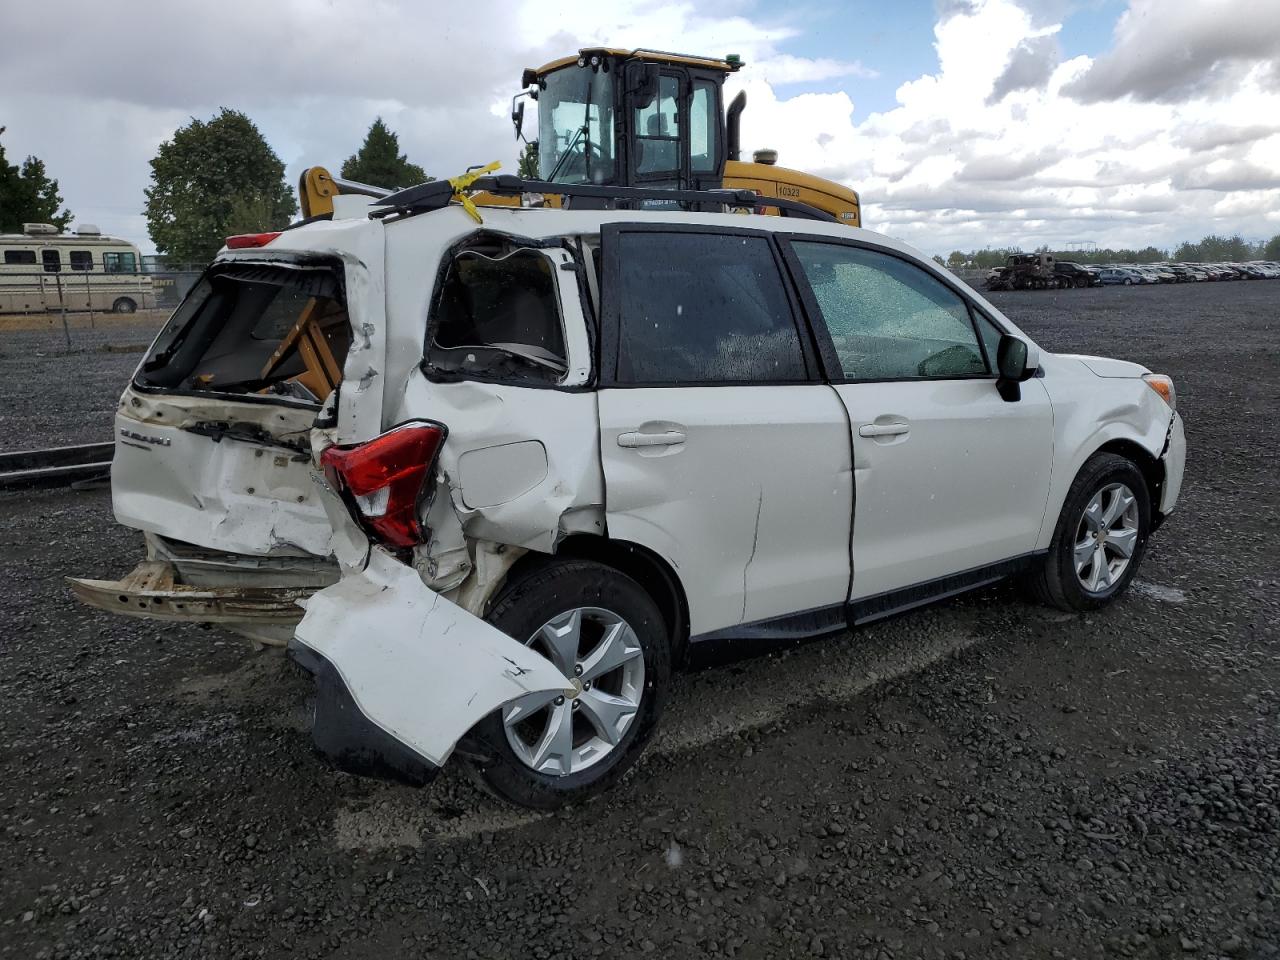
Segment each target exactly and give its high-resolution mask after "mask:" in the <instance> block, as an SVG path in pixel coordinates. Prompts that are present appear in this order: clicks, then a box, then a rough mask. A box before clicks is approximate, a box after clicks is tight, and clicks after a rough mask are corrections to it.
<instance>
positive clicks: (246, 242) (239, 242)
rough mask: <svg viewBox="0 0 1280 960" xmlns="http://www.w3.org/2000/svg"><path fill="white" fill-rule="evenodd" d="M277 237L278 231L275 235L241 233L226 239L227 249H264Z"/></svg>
mask: <svg viewBox="0 0 1280 960" xmlns="http://www.w3.org/2000/svg"><path fill="white" fill-rule="evenodd" d="M278 236H280V231H279V230H277V231H276V232H275V233H242V234H240V235H239V236H236V237H227V249H228V250H247V249H249V248H250V247H265V246H266V245H267V244H268V243H270V242H271V241H272V240H274V239H275V238H276V237H278Z"/></svg>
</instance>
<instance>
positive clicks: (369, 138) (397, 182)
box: [342, 117, 435, 188]
mask: <svg viewBox="0 0 1280 960" xmlns="http://www.w3.org/2000/svg"><path fill="white" fill-rule="evenodd" d="M342 176H343V178H344V179H346V180H355V181H357V182H359V183H369V184H372V185H373V186H375V187H387V188H393V187H412V186H413V185H415V184H418V183H426V182H427V181H428V180H433V179H435V178H434V177H429V176H427V172H426V171H425V170H423V169H422V168H421V167H420V166H418V165H417V164H416V163H410V162H409V158H408V157H406V156H405V155H404V154H403V153H401V152H400V138H399V137H398V136H396V134H395V133H393V132H392V130H391V128H390V127H388V126H387V125H386V124H385V123H383V122H382V118H381V117H378V118H377V119H375V120H374V121H373V126H371V127H370V128H369V132H368V134H367V135H366V136H365V138H364V143H362V144H361V145H360V149H359V150H357V151H356V152H355V154H353V155H352V156H350V157H347V162H346V163H344V164H343V165H342Z"/></svg>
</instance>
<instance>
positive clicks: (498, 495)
mask: <svg viewBox="0 0 1280 960" xmlns="http://www.w3.org/2000/svg"><path fill="white" fill-rule="evenodd" d="M546 478H547V448H546V447H544V446H543V445H542V444H541V443H540V442H539V441H537V440H524V441H522V442H519V443H501V444H498V445H496V446H492V447H477V448H475V449H472V450H468V451H467V452H466V453H464V454H463V455H462V456H460V457H458V482H459V486H460V488H461V489H460V491H459V492H460V493H461V495H462V502H463V503H464V504H465V505H466V507H467V509H469V510H476V509H479V508H481V507H496V506H499V505H501V504H504V503H507V502H508V501H511V500H514V499H515V498H516V497H518V496H520V495H522V494H525V493H528V492H529V491H530V490H532V489H533V488H534V487H536V486H537V485H538V484H540V483H541V482H542V481H543V480H545V479H546Z"/></svg>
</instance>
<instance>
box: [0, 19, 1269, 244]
mask: <svg viewBox="0 0 1280 960" xmlns="http://www.w3.org/2000/svg"><path fill="white" fill-rule="evenodd" d="M53 9H54V8H53V7H49V6H48V5H47V4H45V5H41V4H34V3H27V4H5V9H4V11H3V13H2V14H0V126H7V127H8V131H7V132H6V133H5V134H4V140H3V142H4V144H5V147H6V150H7V152H8V155H9V158H10V160H11V161H12V160H14V159H18V158H21V157H23V156H25V155H26V154H28V153H35V154H37V155H39V156H40V157H42V158H43V159H44V160H45V161H46V163H47V164H48V166H49V168H50V171H51V172H52V173H53V175H55V176H56V177H58V178H59V180H60V182H61V186H62V192H63V195H64V196H65V197H66V199H67V203H68V205H69V206H70V207H71V209H72V210H73V211H74V212H75V214H76V216H77V218H78V219H79V220H81V221H85V222H90V223H96V224H98V225H99V226H101V227H102V228H103V229H104V231H107V232H110V233H115V234H117V235H123V236H126V237H129V238H130V239H133V240H134V241H136V242H137V243H138V244H139V245H140V246H141V247H142V248H143V250H144V252H145V251H150V250H151V249H153V248H152V246H151V243H150V240H149V238H148V237H147V235H146V224H145V221H144V220H143V218H142V215H141V208H142V203H143V189H144V188H145V186H146V184H147V182H148V177H149V174H150V169H149V167H148V163H147V162H148V160H150V158H151V157H152V156H153V155H154V154H155V150H156V148H157V146H158V145H159V144H160V143H161V142H162V141H163V140H165V139H167V138H169V137H170V136H171V135H172V133H173V131H174V129H175V128H176V127H178V126H180V125H181V124H183V123H185V122H186V121H187V120H188V119H189V118H190V117H193V116H194V117H202V118H208V117H209V116H211V115H212V114H214V113H215V112H216V110H217V108H218V107H219V106H223V105H225V106H229V107H235V108H237V109H240V110H243V111H245V112H246V113H248V114H249V115H250V116H251V117H252V118H253V119H254V120H255V121H256V122H257V124H258V126H259V128H260V129H261V130H262V131H263V133H264V134H265V135H266V137H267V139H268V140H269V141H270V143H271V144H272V146H273V147H274V148H275V150H276V152H277V153H278V154H279V155H280V157H281V158H282V159H283V160H284V161H285V163H286V164H287V166H288V176H289V178H290V180H291V181H293V180H295V179H296V176H297V173H298V171H299V170H301V169H302V168H303V167H305V166H308V165H311V164H316V163H319V164H324V165H327V166H330V167H333V168H336V167H338V166H340V165H341V163H342V160H343V159H344V158H345V157H347V156H348V155H349V154H350V153H352V152H353V151H354V149H355V148H356V147H357V146H358V145H359V142H360V140H361V138H362V137H363V135H364V132H365V130H366V129H367V127H368V125H369V123H370V122H371V121H372V119H373V117H374V116H375V115H378V114H380V115H381V116H383V117H384V118H385V119H386V120H387V121H388V123H390V124H391V126H392V127H393V128H394V129H396V130H397V131H398V132H399V133H400V136H401V144H402V146H403V147H404V148H405V149H406V150H407V152H408V154H409V157H410V159H412V160H414V161H416V162H418V163H420V164H422V165H423V166H424V167H426V168H427V170H428V171H429V172H430V173H433V174H435V175H437V176H442V175H443V176H449V175H452V174H454V173H456V172H459V171H461V170H463V169H464V168H466V167H467V166H468V165H470V164H473V163H484V162H487V161H489V160H493V159H501V160H502V161H503V162H504V167H505V168H506V169H507V170H513V168H514V162H515V158H516V155H517V150H516V145H515V143H514V140H513V135H512V130H511V125H510V121H509V119H507V113H508V111H509V102H510V97H511V94H512V93H514V92H516V89H517V87H518V84H519V76H520V70H521V68H522V67H525V66H535V65H537V64H540V63H542V62H545V61H546V60H549V59H552V58H553V57H556V56H559V55H562V54H564V53H567V52H570V51H573V50H576V49H577V48H578V47H580V46H585V45H593V44H594V45H599V44H609V45H616V46H648V47H656V48H660V49H678V50H683V51H687V52H693V53H705V54H718V55H723V54H727V53H738V54H740V55H741V56H742V57H743V58H744V59H745V60H746V61H747V63H748V66H747V68H746V69H744V70H743V71H742V73H741V74H739V75H738V77H736V78H734V79H733V81H732V84H733V85H736V86H741V87H743V88H745V89H746V91H747V95H748V100H749V103H748V108H747V111H746V113H745V114H744V118H743V140H744V146H745V147H747V148H757V147H773V148H776V149H777V150H778V151H779V152H780V155H781V161H780V162H781V163H783V164H784V165H786V166H792V167H797V168H800V169H803V170H807V171H810V172H813V173H818V174H820V175H823V176H827V177H831V178H833V179H836V180H840V181H843V182H845V183H848V184H849V185H851V186H853V187H854V188H856V189H857V190H859V191H860V192H861V194H862V197H863V201H864V208H863V210H864V213H863V216H864V223H865V225H866V226H868V227H870V228H872V229H875V230H879V231H882V232H885V233H889V234H892V235H895V236H898V237H901V238H903V239H906V240H908V241H909V242H911V243H914V244H916V245H917V246H919V247H921V248H923V249H925V250H927V251H929V252H931V253H945V252H947V251H949V250H951V249H954V248H963V249H969V248H973V247H982V246H988V245H990V246H1004V245H1008V244H1020V245H1023V246H1025V247H1028V248H1030V247H1034V246H1036V245H1038V244H1040V243H1050V244H1055V245H1057V244H1063V243H1068V242H1071V241H1081V240H1092V241H1096V242H1098V243H1100V244H1103V245H1145V244H1146V243H1148V242H1154V243H1156V244H1158V245H1162V246H1168V245H1172V244H1175V243H1176V242H1178V241H1179V240H1183V239H1198V238H1199V237H1201V236H1203V235H1204V234H1206V233H1210V232H1227V233H1235V232H1239V233H1242V234H1243V235H1244V236H1245V237H1247V238H1250V239H1253V238H1262V237H1270V236H1273V235H1275V234H1277V233H1280V0H896V2H892V3H885V2H883V0H866V2H845V3H840V2H832V0H755V2H753V0H699V2H697V3H693V2H671V0H616V2H614V0H565V2H561V0H543V2H538V3H535V2H531V0H509V2H498V3H493V2H485V0H473V2H471V3H468V4H466V5H464V6H459V5H457V4H428V3H414V2H411V0H399V2H396V0H360V2H357V0H273V2H263V0H252V2H247V0H221V2H219V3H216V4H210V3H206V2H196V0H155V2H149V0H148V2H141V0H140V2H135V3H129V4H119V3H115V4H111V3H102V2H101V0H89V2H80V0H62V2H61V3H59V4H57V5H56V9H57V16H56V18H55V20H56V23H51V20H50V16H51V14H50V11H51V10H53ZM464 10H465V16H464V15H463V11H464ZM730 92H731V93H732V91H730Z"/></svg>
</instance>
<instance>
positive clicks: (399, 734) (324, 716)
mask: <svg viewBox="0 0 1280 960" xmlns="http://www.w3.org/2000/svg"><path fill="white" fill-rule="evenodd" d="M289 650H290V654H291V656H293V658H294V659H295V660H297V661H298V662H299V663H300V664H301V665H302V666H304V667H306V668H307V669H308V670H310V671H311V672H312V673H313V674H314V675H315V677H316V682H317V688H318V698H317V705H316V716H315V723H314V726H313V729H312V736H313V739H314V740H315V743H316V746H317V748H318V749H319V750H320V752H321V753H322V754H324V755H325V756H327V757H328V758H329V759H330V760H332V761H333V762H334V763H335V764H336V765H337V766H338V767H339V768H340V769H343V770H346V771H348V772H351V773H358V774H363V775H372V776H382V777H388V778H392V779H397V780H401V781H404V782H408V783H414V784H417V785H421V784H422V783H425V782H427V781H428V780H430V779H431V778H432V777H433V776H434V775H435V773H436V771H437V770H438V769H439V767H440V766H441V765H442V764H443V763H444V762H445V761H446V760H447V759H448V758H449V755H450V754H451V753H452V752H453V748H454V746H455V745H456V744H457V742H458V740H459V738H461V737H462V735H463V734H465V733H466V732H467V731H468V730H470V729H471V727H472V726H474V725H475V724H476V722H477V721H479V720H480V719H482V718H483V717H484V716H486V715H487V714H489V713H491V712H492V711H494V710H496V709H498V708H499V707H501V706H503V705H504V704H506V703H509V702H510V701H512V700H515V699H516V698H518V697H522V696H524V695H526V694H530V693H545V694H547V695H548V696H549V697H550V696H554V695H556V694H557V693H559V692H562V691H564V690H565V688H566V687H567V686H568V684H567V682H566V680H565V678H564V676H563V675H562V674H561V673H560V671H559V670H557V669H556V668H555V667H554V666H553V665H552V664H551V662H550V661H549V660H547V659H546V658H544V657H542V656H541V655H539V654H537V653H535V652H534V651H532V650H530V649H529V648H528V647H526V646H524V645H523V644H522V643H520V642H518V641H516V640H513V639H512V638H511V637H509V636H507V635H506V634H504V633H502V632H501V631H499V630H497V629H495V628H494V627H492V626H490V625H489V624H487V623H485V622H484V621H483V620H481V619H479V618H478V617H475V616H473V615H472V614H470V613H468V612H467V611H465V610H463V609H462V608H461V607H459V606H458V605H457V604H454V603H451V602H450V601H448V600H446V599H445V598H444V597H442V596H441V595H440V594H438V593H435V592H434V591H432V590H430V589H429V588H428V587H427V586H426V585H425V584H424V583H423V582H422V580H421V578H420V577H419V575H418V573H417V572H416V571H415V570H414V569H413V568H411V567H408V566H405V565H404V564H402V563H400V562H398V561H397V560H396V559H395V558H393V557H392V556H391V555H389V554H388V553H386V552H385V551H383V550H382V549H381V548H377V547H375V548H373V549H372V550H371V551H370V556H369V562H368V564H367V565H366V566H365V567H364V569H362V570H359V571H355V570H350V569H348V570H346V571H344V575H343V578H342V580H341V581H339V582H338V583H336V584H334V585H333V586H331V587H326V588H325V589H324V590H321V591H319V592H318V593H316V594H314V595H313V596H311V597H310V599H308V600H307V601H306V615H305V616H304V617H303V618H302V622H301V623H300V624H298V628H297V631H296V632H295V634H294V637H293V639H292V640H291V641H290V643H289Z"/></svg>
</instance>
